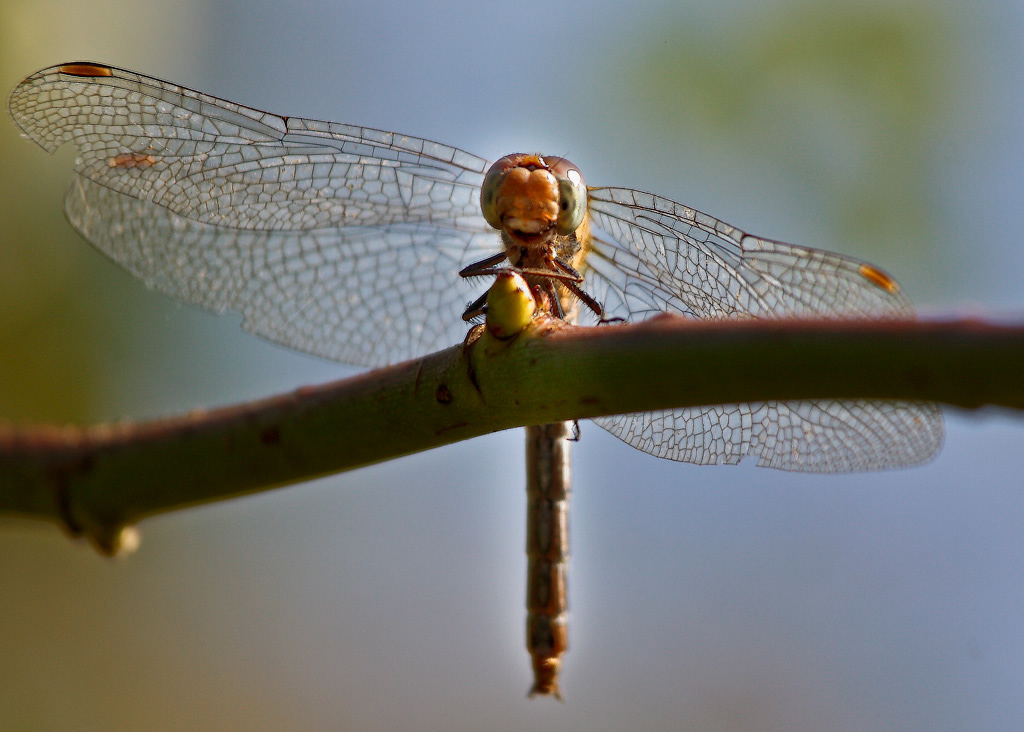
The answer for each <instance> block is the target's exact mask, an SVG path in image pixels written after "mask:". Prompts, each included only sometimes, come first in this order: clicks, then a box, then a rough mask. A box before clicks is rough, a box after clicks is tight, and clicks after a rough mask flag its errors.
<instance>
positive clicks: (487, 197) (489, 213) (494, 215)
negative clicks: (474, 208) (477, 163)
mask: <svg viewBox="0 0 1024 732" xmlns="http://www.w3.org/2000/svg"><path fill="white" fill-rule="evenodd" d="M509 157H511V156H506V157H504V158H502V159H501V160H499V161H498V162H496V163H495V164H494V165H492V166H491V169H490V170H488V171H487V175H485V176H484V182H483V185H481V186H480V211H481V212H482V213H483V215H484V219H485V220H486V221H487V223H488V224H490V225H491V226H493V227H494V228H495V229H499V230H500V229H501V214H499V213H498V194H499V193H500V192H501V188H502V186H503V185H504V184H505V178H506V177H507V176H508V171H509V170H511V169H512V167H514V166H513V165H510V161H509Z"/></svg>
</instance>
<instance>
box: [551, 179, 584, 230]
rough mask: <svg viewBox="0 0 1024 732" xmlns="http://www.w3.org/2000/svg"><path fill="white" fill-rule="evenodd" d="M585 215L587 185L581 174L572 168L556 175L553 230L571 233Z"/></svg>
mask: <svg viewBox="0 0 1024 732" xmlns="http://www.w3.org/2000/svg"><path fill="white" fill-rule="evenodd" d="M586 215H587V186H586V184H585V183H584V182H583V176H582V175H580V172H579V171H578V170H576V169H574V168H572V169H569V170H568V171H566V173H565V175H564V176H559V177H558V220H557V221H556V222H555V231H557V232H558V233H559V234H571V233H573V232H574V231H576V229H578V228H579V226H580V224H582V223H583V217H584V216H586Z"/></svg>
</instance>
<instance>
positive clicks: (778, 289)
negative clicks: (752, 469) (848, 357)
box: [585, 188, 943, 472]
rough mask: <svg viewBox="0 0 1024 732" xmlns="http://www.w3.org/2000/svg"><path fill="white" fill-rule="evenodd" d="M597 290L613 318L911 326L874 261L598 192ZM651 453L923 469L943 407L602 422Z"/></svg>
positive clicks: (820, 405)
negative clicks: (873, 321)
mask: <svg viewBox="0 0 1024 732" xmlns="http://www.w3.org/2000/svg"><path fill="white" fill-rule="evenodd" d="M589 209H590V215H591V217H592V220H593V224H594V230H593V239H592V241H591V252H590V255H589V256H588V258H587V268H588V269H587V272H586V280H585V287H586V288H587V289H588V291H589V292H590V294H592V295H593V296H594V297H596V298H597V300H598V301H599V302H601V303H603V304H604V306H605V309H606V312H607V315H608V316H609V317H621V318H623V319H625V320H629V321H636V320H644V319H646V318H648V317H650V316H652V315H656V314H658V313H663V312H670V313H677V314H682V315H687V316H691V317H697V318H707V319H717V318H735V317H767V318H778V317H858V316H859V317H882V318H884V317H906V316H909V315H911V313H912V310H911V308H910V304H909V302H908V301H907V299H906V298H905V297H904V295H903V294H902V292H901V291H900V289H899V286H898V285H897V284H896V282H895V281H894V280H892V279H891V278H890V277H889V276H888V275H886V274H885V273H884V272H882V271H881V270H879V269H877V268H876V267H874V266H873V265H870V264H868V263H866V262H862V261H859V260H856V259H851V258H849V257H844V256H842V255H839V254H833V253H831V252H824V251H820V250H816V249H809V248H806V247H798V246H793V245H790V244H785V243H782V242H777V241H772V240H769V239H761V238H758V237H754V236H751V235H749V234H746V233H745V232H743V231H741V230H739V229H737V228H735V227H733V226H730V225H729V224H726V223H724V222H722V221H719V220H718V219H715V218H713V217H711V216H708V215H706V214H703V213H701V212H699V211H696V210H694V209H692V208H689V207H687V206H683V205H681V204H678V203H675V202H674V201H670V200H668V199H665V198H661V197H659V196H655V195H652V194H649V193H642V192H639V191H633V190H630V189H625V188H596V189H591V191H590V197H589ZM595 421H596V422H597V423H598V424H599V425H601V426H602V427H604V428H605V429H607V430H608V431H610V432H611V433H612V434H614V435H616V436H617V437H619V438H620V439H622V440H624V441H625V442H627V443H628V444H630V445H632V446H633V447H636V448H638V449H640V450H643V451H644V452H649V453H651V454H654V455H658V456H660V457H666V458H669V459H672V460H681V461H685V462H695V463H704V464H709V463H710V464H714V463H736V462H739V461H740V460H741V459H742V458H743V457H745V456H748V455H750V456H755V457H757V459H758V464H759V465H762V466H768V467H774V468H780V469H783V470H796V471H809V472H844V471H852V470H873V469H881V468H888V467H896V466H902V465H913V464H915V463H919V462H923V461H925V460H927V459H929V458H931V457H932V456H933V455H934V454H935V453H936V452H937V451H938V449H939V447H940V446H941V444H942V437H943V428H942V415H941V412H940V411H939V408H938V406H937V405H935V404H931V403H926V404H921V403H910V402H881V401H869V400H858V401H842V402H837V401H828V400H815V401H802V402H767V403H755V404H738V405H725V406H722V405H718V406H710V407H694V408H686V409H674V410H667V411H660V412H650V413H642V414H629V415H617V416H612V417H603V418H600V419H598V420H595Z"/></svg>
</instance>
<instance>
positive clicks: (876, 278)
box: [859, 264, 900, 295]
mask: <svg viewBox="0 0 1024 732" xmlns="http://www.w3.org/2000/svg"><path fill="white" fill-rule="evenodd" d="M859 272H860V276H861V277H863V278H864V279H866V280H867V281H868V282H870V283H871V284H873V285H875V286H877V287H881V288H882V289H883V290H885V291H886V292H888V293H890V294H893V295H895V294H896V293H897V292H899V291H900V286H899V283H898V282H896V280H894V279H893V278H892V277H890V276H889V275H887V274H886V273H885V272H883V271H882V270H880V269H878V267H875V266H873V265H870V264H862V265H861V266H860V270H859Z"/></svg>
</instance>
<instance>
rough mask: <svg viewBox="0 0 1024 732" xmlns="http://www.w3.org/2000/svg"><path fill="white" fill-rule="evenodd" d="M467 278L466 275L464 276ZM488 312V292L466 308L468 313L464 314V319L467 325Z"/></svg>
mask: <svg viewBox="0 0 1024 732" xmlns="http://www.w3.org/2000/svg"><path fill="white" fill-rule="evenodd" d="M463 276H465V275H463ZM485 312H487V292H486V291H485V292H484V294H483V295H481V296H480V297H478V298H477V299H476V300H474V301H473V302H471V303H470V304H469V305H467V306H466V311H465V312H464V313H463V314H462V319H463V320H465V321H466V322H467V323H468V322H470V321H471V320H473V318H475V317H477V316H479V315H483V314H484V313H485Z"/></svg>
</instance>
